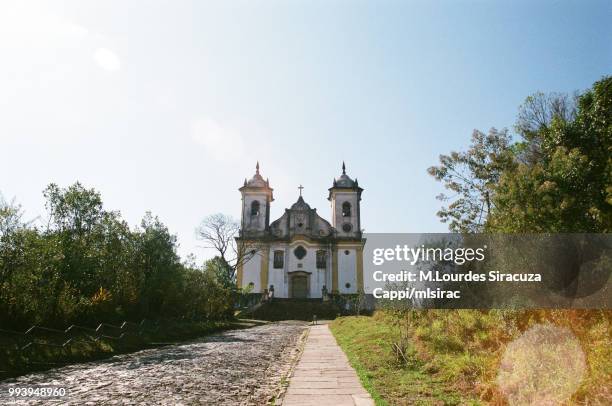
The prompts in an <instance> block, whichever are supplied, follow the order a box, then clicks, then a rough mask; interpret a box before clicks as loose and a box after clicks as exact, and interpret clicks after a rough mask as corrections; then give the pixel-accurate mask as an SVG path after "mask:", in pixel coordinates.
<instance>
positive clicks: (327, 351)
mask: <svg viewBox="0 0 612 406" xmlns="http://www.w3.org/2000/svg"><path fill="white" fill-rule="evenodd" d="M283 405H285V406H298V405H299V406H302V405H304V406H305V405H316V406H324V405H334V406H345V405H351V406H352V405H358V406H366V405H367V406H369V405H374V401H373V400H372V398H371V396H370V394H369V393H368V392H367V391H366V390H365V389H364V388H363V386H361V383H360V382H359V378H358V377H357V373H356V372H355V370H354V369H353V368H352V367H351V366H350V365H349V363H348V360H347V358H346V355H344V352H342V350H341V349H340V347H339V346H338V344H336V339H335V338H334V336H333V335H332V333H331V331H329V327H328V326H327V325H318V326H313V327H311V328H310V332H309V334H308V339H307V341H306V346H305V347H304V353H303V354H302V357H301V359H300V361H299V363H298V364H297V366H296V367H295V370H294V371H293V374H292V375H291V378H290V381H289V388H288V389H287V392H286V393H285V397H284V400H283Z"/></svg>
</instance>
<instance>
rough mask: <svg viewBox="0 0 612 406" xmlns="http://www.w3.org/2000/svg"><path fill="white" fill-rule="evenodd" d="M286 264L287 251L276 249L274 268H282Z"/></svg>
mask: <svg viewBox="0 0 612 406" xmlns="http://www.w3.org/2000/svg"><path fill="white" fill-rule="evenodd" d="M284 266H285V252H284V251H281V250H278V251H274V268H275V269H282V268H284Z"/></svg>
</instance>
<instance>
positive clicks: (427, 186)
mask: <svg viewBox="0 0 612 406" xmlns="http://www.w3.org/2000/svg"><path fill="white" fill-rule="evenodd" d="M611 17H612V2H610V1H538V2H533V1H519V0H516V1H492V0H491V1H474V0H472V1H450V0H449V1H401V2H400V1H384V0H383V1H340V0H328V1H297V0H290V1H256V0H249V1H219V2H206V1H186V0H178V1H128V2H125V1H111V0H105V1H87V2H83V1H54V2H47V1H42V2H30V1H14V2H11V1H3V2H2V3H1V4H0V193H2V195H3V196H4V198H5V199H7V200H10V199H12V198H15V200H16V202H17V203H19V204H21V205H22V207H23V209H24V211H25V218H26V219H36V218H41V219H44V218H45V216H46V213H45V208H44V199H43V195H42V190H43V189H44V188H45V186H46V185H48V184H49V183H51V182H54V183H57V184H58V185H60V186H68V185H69V184H72V183H74V182H75V181H77V180H78V181H80V182H81V183H83V184H84V185H86V186H87V187H93V188H95V189H97V190H98V191H100V192H101V194H102V197H103V200H104V204H105V207H106V208H107V209H109V210H119V211H120V212H121V213H122V215H123V217H124V218H125V219H126V220H127V221H128V222H129V223H130V224H131V225H133V226H136V225H137V224H139V223H140V219H141V218H142V217H143V215H144V213H145V212H146V211H151V212H152V213H153V214H155V215H157V216H159V218H160V219H161V220H162V221H163V222H164V223H165V224H166V225H167V226H168V228H169V229H170V231H171V232H172V233H174V234H176V235H177V237H178V241H179V244H180V248H179V253H180V254H181V255H182V256H183V257H184V256H185V255H187V254H189V253H194V254H195V255H196V256H197V257H198V258H199V259H203V258H206V257H207V256H208V255H209V253H207V252H205V251H203V250H202V249H201V247H200V245H201V243H200V242H199V241H198V240H197V239H196V236H195V232H194V230H195V228H196V226H197V225H198V224H199V222H200V221H201V220H202V219H203V218H204V217H205V216H207V215H210V214H214V213H218V212H221V213H225V214H228V215H231V216H233V217H235V218H238V217H239V215H240V204H241V202H240V193H239V192H238V188H239V187H240V186H241V185H242V183H243V181H244V178H245V177H248V178H250V177H251V176H252V175H253V173H254V170H255V163H256V161H259V162H260V165H261V173H262V175H263V176H264V177H269V179H270V184H271V186H272V187H273V188H274V196H275V201H274V202H273V204H272V208H271V216H272V218H273V219H275V218H277V217H279V216H280V215H281V214H282V213H283V212H284V209H285V208H287V207H289V206H290V205H291V204H292V203H293V202H295V200H296V199H297V197H298V195H299V193H298V189H297V188H298V186H299V185H300V184H302V185H303V186H304V190H303V195H304V198H305V200H306V201H307V202H308V203H309V204H310V205H311V206H312V207H316V208H317V209H318V213H319V214H321V215H322V216H323V217H325V218H328V219H329V218H330V217H331V216H330V206H329V202H328V201H327V189H328V188H329V187H331V185H332V182H333V179H334V177H337V176H339V175H340V174H341V165H342V161H345V162H346V166H347V173H348V174H349V175H350V176H351V177H353V178H355V177H357V178H358V179H359V185H360V186H361V187H363V188H364V189H365V191H364V193H363V196H362V219H361V224H362V227H363V228H364V229H365V231H366V232H414V233H420V232H443V231H445V230H446V225H444V224H441V223H440V222H439V219H438V218H437V217H436V212H437V211H438V209H439V208H440V206H441V202H439V201H438V200H436V198H435V197H436V195H438V194H440V193H441V192H443V187H442V186H441V185H440V184H439V183H437V182H436V181H435V180H434V179H433V178H432V177H430V176H429V175H428V174H427V172H426V170H427V168H428V167H429V166H431V165H435V164H436V163H437V160H438V156H439V155H440V154H443V153H448V152H450V151H452V150H461V149H465V148H466V146H467V145H468V144H469V139H470V136H471V133H472V131H473V130H474V129H479V130H482V131H487V130H488V129H489V128H491V127H496V128H504V127H508V128H511V127H512V125H513V123H514V121H515V119H516V114H517V109H518V106H519V105H520V104H521V103H522V101H523V100H524V99H525V97H527V96H528V95H530V94H532V93H534V92H536V91H543V92H568V93H571V92H574V91H576V90H579V91H580V90H584V89H587V88H589V87H590V86H591V85H592V83H593V82H595V81H596V80H598V79H600V78H601V77H602V76H603V75H606V74H611V73H612V69H611V68H612V24H610V23H609V21H610V20H611Z"/></svg>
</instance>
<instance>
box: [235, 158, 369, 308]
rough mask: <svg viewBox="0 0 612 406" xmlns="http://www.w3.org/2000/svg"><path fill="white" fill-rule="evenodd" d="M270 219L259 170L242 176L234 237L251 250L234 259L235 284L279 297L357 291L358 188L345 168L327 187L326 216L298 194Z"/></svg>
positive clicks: (268, 194) (266, 185)
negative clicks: (328, 208)
mask: <svg viewBox="0 0 612 406" xmlns="http://www.w3.org/2000/svg"><path fill="white" fill-rule="evenodd" d="M299 189H300V195H299V197H298V199H297V201H296V202H295V203H294V204H293V205H292V206H291V207H290V208H288V209H285V213H284V214H283V215H282V216H281V217H280V218H278V219H276V220H274V221H272V222H271V221H270V205H271V204H272V202H273V201H274V194H273V189H272V188H271V187H270V182H269V181H268V180H267V179H266V180H264V178H263V177H262V176H261V174H260V173H259V162H258V163H257V166H256V170H255V175H254V176H253V177H252V178H251V179H250V180H246V179H245V180H244V185H243V186H242V187H241V188H240V189H239V190H240V193H241V194H242V216H241V222H240V231H239V234H238V237H237V238H236V242H237V244H238V245H239V246H241V247H245V248H246V250H249V251H248V252H249V253H250V254H251V255H249V256H248V257H247V259H245V260H244V261H243V262H242V263H240V264H239V265H238V272H237V281H236V282H237V285H238V287H239V288H243V289H249V290H250V292H252V293H266V292H273V295H274V297H280V298H324V297H326V296H327V294H328V293H339V294H354V293H358V292H360V291H363V247H364V244H365V239H364V238H363V236H362V231H361V219H360V212H361V211H360V202H361V193H362V192H363V189H362V188H361V187H359V184H358V182H357V179H355V180H353V179H351V178H350V177H349V176H348V175H347V174H346V167H345V165H344V163H342V175H340V177H338V178H337V179H334V181H333V184H332V187H330V188H329V189H328V193H329V194H328V200H329V201H330V205H331V213H330V214H331V222H329V221H327V220H326V219H324V218H323V217H321V216H320V215H319V214H318V213H317V209H315V208H311V207H310V206H309V205H308V203H306V202H305V201H304V199H303V197H302V187H301V186H300V188H299Z"/></svg>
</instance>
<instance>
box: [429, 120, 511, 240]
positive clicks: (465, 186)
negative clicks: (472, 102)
mask: <svg viewBox="0 0 612 406" xmlns="http://www.w3.org/2000/svg"><path fill="white" fill-rule="evenodd" d="M512 165H513V159H512V154H511V149H510V136H509V135H508V131H507V130H505V129H504V130H502V131H498V130H496V129H495V128H492V129H491V130H489V133H488V134H484V133H482V132H480V131H478V130H474V132H473V134H472V140H471V144H470V147H469V149H468V150H467V151H465V152H451V153H450V154H449V155H440V165H438V166H432V167H430V168H429V169H428V172H429V174H430V175H431V176H433V177H434V178H435V179H436V180H438V181H440V182H442V183H443V184H444V187H445V188H446V189H448V190H450V191H451V192H452V194H451V195H447V194H440V195H439V196H438V199H439V200H441V201H443V202H447V203H448V205H447V206H445V207H442V208H441V209H440V211H438V213H437V214H438V217H440V219H441V220H442V222H443V223H448V224H449V229H450V230H451V231H454V232H479V231H482V230H483V228H484V226H485V224H486V222H487V220H488V218H489V214H490V213H491V210H492V209H493V206H494V201H493V198H492V197H493V193H494V189H495V186H496V184H497V183H498V182H499V179H500V176H501V174H502V173H503V171H504V170H506V169H507V168H508V167H510V166H512Z"/></svg>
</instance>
